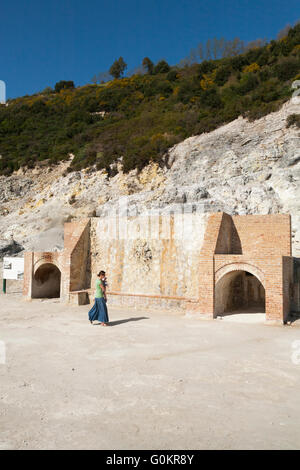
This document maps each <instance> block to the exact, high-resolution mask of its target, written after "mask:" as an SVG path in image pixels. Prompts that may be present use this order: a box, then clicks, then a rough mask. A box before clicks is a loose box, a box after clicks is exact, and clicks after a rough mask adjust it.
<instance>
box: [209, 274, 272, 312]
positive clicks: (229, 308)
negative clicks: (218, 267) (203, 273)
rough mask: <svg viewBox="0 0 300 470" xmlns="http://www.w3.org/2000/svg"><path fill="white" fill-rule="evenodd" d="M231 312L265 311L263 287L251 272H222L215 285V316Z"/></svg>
mask: <svg viewBox="0 0 300 470" xmlns="http://www.w3.org/2000/svg"><path fill="white" fill-rule="evenodd" d="M233 313H265V289H264V286H263V285H262V283H261V281H260V280H259V279H258V278H257V277H256V276H255V275H254V274H252V273H250V272H248V271H243V270H235V271H230V272H228V273H226V274H224V275H223V276H222V277H221V278H220V279H219V280H218V281H217V283H216V286H215V317H216V316H218V315H222V316H223V315H230V314H233Z"/></svg>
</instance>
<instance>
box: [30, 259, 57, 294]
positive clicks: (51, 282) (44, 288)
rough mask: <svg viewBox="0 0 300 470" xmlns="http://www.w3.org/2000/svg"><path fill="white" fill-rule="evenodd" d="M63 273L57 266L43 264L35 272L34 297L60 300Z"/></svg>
mask: <svg viewBox="0 0 300 470" xmlns="http://www.w3.org/2000/svg"><path fill="white" fill-rule="evenodd" d="M60 284H61V272H60V270H59V269H58V267H57V266H56V265H55V264H52V263H45V264H42V265H41V266H40V267H39V268H38V269H37V270H36V272H35V274H34V277H33V282H32V297H33V298H36V299H42V298H59V297H60Z"/></svg>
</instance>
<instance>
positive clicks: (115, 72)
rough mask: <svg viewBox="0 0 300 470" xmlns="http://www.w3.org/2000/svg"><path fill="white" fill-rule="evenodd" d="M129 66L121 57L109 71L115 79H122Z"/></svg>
mask: <svg viewBox="0 0 300 470" xmlns="http://www.w3.org/2000/svg"><path fill="white" fill-rule="evenodd" d="M126 68H127V64H126V63H125V62H124V59H123V57H119V59H118V60H115V61H114V63H113V64H112V66H111V67H110V69H109V73H110V75H111V76H112V77H114V78H120V77H122V76H123V74H124V71H125V69H126Z"/></svg>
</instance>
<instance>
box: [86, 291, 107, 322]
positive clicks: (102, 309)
mask: <svg viewBox="0 0 300 470" xmlns="http://www.w3.org/2000/svg"><path fill="white" fill-rule="evenodd" d="M89 320H90V321H94V320H98V321H99V322H101V323H108V322H109V319H108V313H107V306H106V302H105V300H104V298H103V297H100V298H96V299H95V303H94V306H93V307H92V308H91V310H90V311H89Z"/></svg>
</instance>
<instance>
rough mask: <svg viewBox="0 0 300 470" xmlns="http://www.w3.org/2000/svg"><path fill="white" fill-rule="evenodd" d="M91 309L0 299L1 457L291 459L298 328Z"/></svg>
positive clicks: (299, 400)
mask: <svg viewBox="0 0 300 470" xmlns="http://www.w3.org/2000/svg"><path fill="white" fill-rule="evenodd" d="M88 309H89V306H81V307H71V306H66V305H62V304H60V303H58V302H56V301H53V300H52V301H38V300H36V301H33V302H24V301H22V300H21V298H20V297H19V296H17V295H6V296H4V295H0V340H1V341H4V342H5V343H6V364H2V365H1V364H0V386H1V388H0V449H84V448H87V449H155V448H156V449H203V448H205V449H254V448H258V449H295V448H297V449H299V448H300V426H299V422H300V393H299V385H300V364H299V365H297V363H293V361H292V359H291V356H292V353H293V352H294V353H295V350H294V349H293V347H292V343H293V341H295V340H300V328H299V327H298V325H297V324H293V325H292V326H284V327H283V326H282V327H281V326H267V325H265V324H263V323H262V322H261V319H260V318H258V322H257V323H253V319H252V320H251V323H249V322H247V321H246V322H245V321H244V322H239V321H236V320H235V321H227V320H200V319H198V318H193V317H188V318H185V317H183V316H182V315H179V314H172V313H165V312H162V313H158V312H150V311H129V310H128V311H126V310H121V309H117V308H111V309H110V310H109V313H110V319H111V321H112V326H110V327H107V328H105V327H102V326H98V325H94V326H92V325H90V324H89V322H88V321H87V311H88ZM297 357H298V358H299V359H300V354H299V355H298V356H297V354H296V358H297ZM294 362H295V361H294ZM296 362H297V361H296ZM299 362H300V361H299Z"/></svg>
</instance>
